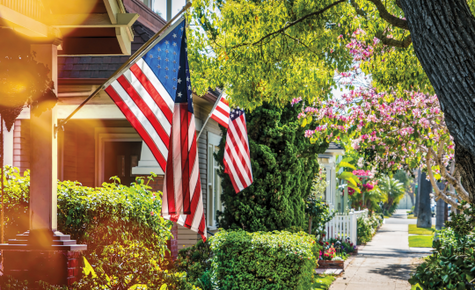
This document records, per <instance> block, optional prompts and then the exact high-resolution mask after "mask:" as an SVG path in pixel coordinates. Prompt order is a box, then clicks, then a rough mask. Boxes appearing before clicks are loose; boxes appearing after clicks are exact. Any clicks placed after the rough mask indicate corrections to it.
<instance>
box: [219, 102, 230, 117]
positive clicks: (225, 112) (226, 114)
mask: <svg viewBox="0 0 475 290" xmlns="http://www.w3.org/2000/svg"><path fill="white" fill-rule="evenodd" d="M216 111H218V112H220V113H221V114H223V115H224V116H226V117H228V118H229V107H228V110H226V108H222V107H221V106H219V105H218V106H217V107H216Z"/></svg>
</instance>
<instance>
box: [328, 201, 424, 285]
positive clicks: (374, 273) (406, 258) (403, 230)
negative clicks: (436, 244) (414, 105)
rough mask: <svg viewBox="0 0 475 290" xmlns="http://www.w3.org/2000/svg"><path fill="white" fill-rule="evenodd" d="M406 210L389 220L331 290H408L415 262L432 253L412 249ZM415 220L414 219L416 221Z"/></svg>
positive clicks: (360, 251) (359, 252) (397, 212)
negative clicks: (409, 241)
mask: <svg viewBox="0 0 475 290" xmlns="http://www.w3.org/2000/svg"><path fill="white" fill-rule="evenodd" d="M405 212H406V211H405V210H401V211H396V213H395V214H394V215H393V216H392V217H391V218H389V219H386V221H385V223H384V224H383V226H382V227H381V228H380V229H379V231H378V233H377V234H376V235H375V236H374V237H373V240H372V241H371V242H369V243H368V244H367V245H366V246H365V247H364V248H363V249H361V250H359V251H358V255H357V256H356V257H354V258H353V260H352V261H351V262H350V264H349V266H348V267H347V268H346V269H345V273H344V274H343V276H342V277H339V278H338V279H337V280H336V281H335V282H334V283H333V284H332V286H331V287H330V289H331V290H386V289H388V290H389V289H397V290H399V289H401V290H403V289H404V290H406V289H407V290H409V289H411V286H410V284H409V282H407V280H408V279H409V278H410V275H411V273H412V272H413V271H414V266H413V265H414V263H417V262H419V259H420V258H421V257H423V256H425V255H428V254H429V253H430V249H427V248H409V243H408V232H407V228H408V226H407V225H408V223H412V222H409V220H407V219H406V217H407V216H406V214H405ZM414 221H415V220H414Z"/></svg>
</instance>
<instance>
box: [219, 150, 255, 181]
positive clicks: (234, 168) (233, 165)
mask: <svg viewBox="0 0 475 290" xmlns="http://www.w3.org/2000/svg"><path fill="white" fill-rule="evenodd" d="M225 150H226V151H225V156H224V158H225V160H226V161H227V164H228V165H229V169H230V170H231V172H232V173H233V175H234V176H235V177H236V176H237V177H238V178H237V179H236V178H234V179H236V180H235V182H236V184H237V185H238V186H239V188H244V187H245V185H246V184H249V183H250V182H249V180H246V178H245V177H244V174H243V169H242V164H241V163H240V162H236V158H231V156H233V155H234V156H237V154H236V153H235V152H232V150H233V149H231V148H230V147H227V148H225ZM239 165H241V166H239Z"/></svg>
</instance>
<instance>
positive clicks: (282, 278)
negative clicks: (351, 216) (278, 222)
mask: <svg viewBox="0 0 475 290" xmlns="http://www.w3.org/2000/svg"><path fill="white" fill-rule="evenodd" d="M210 243H211V250H212V251H213V253H214V256H213V258H212V263H211V268H212V270H211V281H212V283H213V284H214V285H213V286H214V287H215V288H216V289H222V290H228V289H256V290H263V289H310V286H311V284H312V282H313V280H314V276H313V274H314V272H315V268H316V267H317V257H318V252H319V250H320V246H319V245H318V244H317V243H316V242H315V240H314V238H313V237H312V236H310V235H308V234H306V233H304V232H300V233H290V232H286V231H281V232H278V231H274V232H255V233H250V232H246V231H243V230H237V231H225V230H221V231H220V232H218V233H217V234H216V235H215V236H214V237H213V239H211V242H210Z"/></svg>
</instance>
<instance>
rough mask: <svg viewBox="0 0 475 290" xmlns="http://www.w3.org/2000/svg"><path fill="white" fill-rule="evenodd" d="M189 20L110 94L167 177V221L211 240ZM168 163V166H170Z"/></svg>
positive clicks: (114, 85)
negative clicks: (193, 90)
mask: <svg viewBox="0 0 475 290" xmlns="http://www.w3.org/2000/svg"><path fill="white" fill-rule="evenodd" d="M186 50H187V48H186V33H185V22H184V20H182V21H179V22H177V23H176V24H175V25H174V26H173V27H172V28H171V29H170V32H169V33H168V34H167V35H166V36H164V37H162V38H161V39H160V40H159V42H158V43H157V44H156V45H155V46H153V47H152V48H151V49H150V50H149V51H148V52H147V53H146V54H145V55H144V56H143V57H142V58H141V59H139V60H138V61H137V62H136V63H135V64H133V65H132V66H131V67H130V68H129V69H128V70H127V71H125V72H124V73H123V74H122V75H121V76H120V77H118V78H117V80H115V81H113V82H112V83H111V85H110V86H109V87H107V88H106V89H105V91H106V92H107V93H108V94H109V96H111V98H112V99H113V100H114V101H115V103H116V104H117V105H118V106H119V108H120V109H121V111H122V112H123V113H124V115H125V116H126V118H127V119H128V120H129V121H130V123H131V124H132V126H133V127H134V128H135V129H136V130H137V132H138V133H139V134H140V136H141V137H142V138H143V140H144V141H145V143H146V144H147V145H148V147H149V148H150V150H151V151H152V153H153V154H154V156H155V158H156V159H157V161H158V163H159V165H160V166H161V168H162V169H163V171H164V172H165V182H164V189H163V198H162V216H163V217H164V218H167V219H170V220H172V221H175V222H177V223H178V224H180V225H182V226H184V227H187V228H189V229H191V230H193V231H195V232H198V233H199V234H200V235H201V237H202V239H203V240H204V241H205V240H206V228H205V224H206V223H205V216H204V211H203V200H202V192H201V182H200V174H199V162H198V154H197V146H196V133H195V130H196V126H195V118H194V113H193V101H192V94H191V82H190V73H189V69H188V56H187V51H186ZM167 160H168V162H167Z"/></svg>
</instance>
